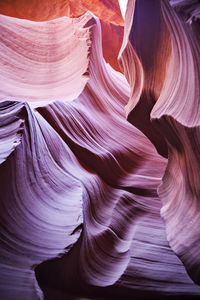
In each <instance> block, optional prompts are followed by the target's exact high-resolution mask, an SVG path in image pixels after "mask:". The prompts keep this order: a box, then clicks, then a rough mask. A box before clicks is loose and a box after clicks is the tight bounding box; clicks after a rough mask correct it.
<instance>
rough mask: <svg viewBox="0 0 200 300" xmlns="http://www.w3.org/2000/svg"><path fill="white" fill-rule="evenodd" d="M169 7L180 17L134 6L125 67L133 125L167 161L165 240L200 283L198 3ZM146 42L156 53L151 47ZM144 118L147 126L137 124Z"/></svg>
mask: <svg viewBox="0 0 200 300" xmlns="http://www.w3.org/2000/svg"><path fill="white" fill-rule="evenodd" d="M171 4H172V5H173V6H175V7H176V9H177V10H178V11H180V12H181V15H177V14H176V13H175V11H174V10H173V9H172V7H171V6H170V5H169V3H168V1H151V3H150V1H146V0H143V1H136V3H135V1H129V10H130V11H131V12H132V13H130V12H129V15H127V24H126V29H125V32H126V34H125V37H124V44H123V48H122V51H121V65H122V67H123V68H124V70H125V74H126V76H127V78H128V80H129V82H130V84H131V87H132V95H131V98H130V100H129V103H128V105H127V114H128V115H129V116H128V119H129V121H130V122H131V123H133V124H134V125H135V126H137V127H138V128H139V129H140V130H142V131H143V132H144V133H145V134H146V136H147V137H149V139H150V140H151V141H152V142H153V143H154V144H155V146H156V148H157V150H158V151H159V153H161V154H162V155H163V156H166V155H167V153H168V165H167V168H166V172H165V175H164V177H163V180H162V185H161V186H160V187H159V189H158V194H159V196H160V198H161V200H162V205H163V206H162V209H161V215H162V216H163V218H164V220H165V224H166V232H167V239H168V241H169V243H170V246H171V247H172V249H173V250H174V251H175V253H176V254H177V255H178V256H179V257H180V259H181V260H182V262H183V263H184V265H185V267H186V269H187V271H188V273H189V274H190V276H191V278H192V279H193V280H194V281H195V282H196V283H200V281H199V280H200V260H199V258H200V255H199V249H200V247H199V246H200V233H199V221H200V218H199V192H198V191H199V187H198V186H199V184H198V177H199V175H198V174H199V151H198V147H199V107H200V106H199V97H200V93H199V86H200V76H199V75H200V68H199V57H200V52H199V50H200V48H199V23H198V21H196V22H195V19H198V13H197V11H198V9H199V5H197V3H196V1H194V3H193V4H194V5H193V7H192V8H191V6H190V5H189V4H190V3H189V1H171ZM134 8H135V13H134V18H133V10H134ZM189 8H190V9H189ZM150 10H151V12H152V13H151V14H148V18H146V12H147V11H148V12H149V11H150ZM194 16H196V18H194ZM144 18H145V20H146V21H145V24H144V23H143V20H144ZM188 18H189V19H188ZM184 20H189V22H187V24H186V23H185V22H184ZM152 22H153V23H152ZM150 24H151V26H150ZM152 24H153V30H152ZM154 26H155V27H154ZM156 28H157V29H156ZM158 29H159V30H158ZM141 37H142V38H141ZM144 37H145V38H144ZM146 37H147V43H148V42H149V44H150V43H152V47H150V48H149V47H145V43H146ZM144 41H145V42H144ZM129 61H130V62H131V63H130V64H129ZM129 66H130V67H129ZM136 76H137V81H136ZM142 116H144V117H145V125H141V124H140V120H139V119H138V117H139V118H140V117H142ZM148 124H149V127H148V128H147V126H146V125H148Z"/></svg>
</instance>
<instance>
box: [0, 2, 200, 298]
mask: <svg viewBox="0 0 200 300" xmlns="http://www.w3.org/2000/svg"><path fill="white" fill-rule="evenodd" d="M104 2H106V1H102V3H104ZM88 3H89V1H88ZM134 4H135V3H134V1H129V3H128V10H127V16H126V26H125V31H124V42H123V45H122V48H121V52H120V57H121V58H120V65H121V67H122V68H123V70H124V74H125V76H126V78H127V80H128V82H129V84H130V87H131V89H130V87H129V84H128V82H127V81H126V79H125V77H124V75H122V74H121V73H119V72H116V71H115V70H114V69H112V68H111V66H110V65H108V64H106V63H105V61H104V58H103V52H102V36H101V23H100V22H99V20H98V19H97V18H96V17H95V16H94V15H92V14H90V13H89V12H87V13H85V14H84V15H82V16H81V17H78V18H75V19H70V18H68V17H63V18H60V19H57V20H53V21H47V22H33V21H27V20H21V19H17V18H11V17H7V16H1V20H2V25H1V26H2V28H4V30H3V31H2V32H3V34H2V35H1V46H2V49H5V47H7V48H6V49H8V52H5V50H4V51H3V52H2V54H1V56H0V63H1V69H2V73H1V76H2V77H1V83H2V84H1V95H2V96H1V101H2V103H1V106H0V125H1V129H0V135H1V144H0V159H1V161H0V162H1V164H0V174H1V181H0V189H1V196H0V204H1V213H0V214H1V219H0V224H1V226H0V232H1V251H0V264H1V269H0V296H1V298H2V299H5V300H18V299H20V300H21V299H23V300H26V299H27V300H29V299H42V298H43V293H42V291H41V289H40V288H39V286H38V283H37V281H36V279H35V276H34V269H35V266H36V265H39V266H38V267H37V278H38V280H39V284H40V285H43V288H44V286H46V287H47V288H46V287H45V288H46V289H45V288H44V294H45V295H46V298H49V299H52V297H51V295H49V290H50V288H54V289H57V290H63V291H65V292H68V291H73V292H74V291H77V289H79V290H80V292H81V293H82V295H86V296H88V295H89V297H91V298H93V297H97V294H100V295H101V297H102V299H106V298H107V297H109V296H110V295H111V296H113V297H114V299H116V298H118V299H122V298H124V297H127V299H128V297H130V298H131V299H132V297H134V296H135V295H137V294H136V293H138V292H139V291H142V292H144V293H145V292H146V294H145V295H149V293H152V292H154V293H157V294H158V295H160V294H161V295H162V297H163V296H165V295H168V294H170V295H174V296H175V297H178V296H179V295H188V296H190V297H191V296H193V295H197V296H198V295H200V288H199V287H198V286H197V285H195V284H194V283H193V282H192V280H191V279H190V278H189V276H188V275H187V273H186V271H185V268H184V266H186V268H187V269H188V270H189V272H190V274H191V276H192V278H193V279H195V281H196V282H198V280H197V279H198V268H197V267H198V258H199V256H198V251H199V250H198V234H199V230H198V222H199V218H198V210H197V206H198V198H197V196H198V182H197V177H196V176H197V175H196V174H197V173H198V156H197V155H196V153H195V151H192V147H191V146H192V143H193V142H194V141H195V143H197V144H198V128H193V127H192V126H190V127H191V128H187V126H186V124H185V123H184V124H182V123H183V122H184V120H185V122H187V118H188V119H189V118H190V116H191V111H188V112H187V111H186V113H185V115H184V113H183V114H182V115H181V114H180V115H178V114H177V112H176V109H174V110H172V113H171V115H170V114H167V116H166V111H168V108H169V107H171V106H172V107H173V105H172V104H173V103H176V102H178V104H177V109H178V106H179V105H181V103H179V99H178V100H176V99H175V98H176V97H177V94H178V91H176V90H175V92H174V93H172V95H171V94H169V92H170V89H171V86H172V82H171V81H172V80H171V77H170V76H169V75H168V72H169V70H171V68H174V61H175V59H176V58H177V55H178V53H179V52H180V51H178V50H174V49H176V47H177V44H178V46H179V45H181V44H179V43H177V40H176V39H175V38H174V39H173V34H175V33H174V31H172V28H171V27H170V26H169V24H168V23H167V20H168V19H170V20H175V21H173V22H172V24H171V26H172V27H173V26H175V25H174V24H176V26H177V28H178V31H179V34H178V36H180V37H182V35H183V36H184V39H183V44H184V43H185V44H184V45H187V47H189V45H188V42H187V41H188V40H187V39H188V35H187V34H185V31H184V30H185V29H183V27H182V26H185V25H182V23H181V22H182V21H180V19H179V17H178V16H177V15H176V14H175V12H174V11H173V10H172V8H171V7H170V6H169V4H168V3H167V2H158V1H151V5H149V1H144V0H142V1H141V0H140V1H137V2H136V7H135V9H136V10H135V14H133V13H134ZM145 5H148V8H151V10H152V12H153V13H154V14H155V19H154V20H155V21H154V23H153V30H152V29H149V30H150V32H149V31H148V32H147V33H148V34H153V33H154V32H156V29H157V28H158V26H159V28H160V32H158V33H156V34H155V39H154V41H153V43H152V48H149V47H148V49H149V51H150V53H148V51H147V50H145V49H143V47H144V46H145V44H144V42H143V40H142V41H140V36H141V35H140V33H141V32H140V30H141V31H142V32H143V31H146V30H147V29H148V27H147V26H146V25H144V24H143V26H141V27H140V23H138V22H139V21H140V18H139V16H140V11H142V16H143V17H145V13H144V12H143V10H144V9H145ZM169 14H172V16H171V17H169ZM133 15H134V19H135V22H132V21H133ZM167 17H168V19H167ZM150 20H151V17H149V19H148V20H147V21H150ZM141 21H142V19H141ZM177 24H178V25H177ZM106 26H107V25H106ZM176 26H175V28H176ZM132 27H134V28H135V35H136V36H134V38H132V35H133V34H134V30H133V29H131V28H132ZM16 28H18V29H19V30H17V29H16ZM113 28H114V27H113ZM173 28H174V27H173ZM184 28H185V27H184ZM8 29H9V32H10V35H9V36H6V35H5V34H4V32H7V30H8ZM188 30H189V29H188ZM195 32H196V31H195ZM120 34H121V33H120ZM22 35H25V36H26V39H22V38H21V39H20V44H19V38H20V36H22ZM41 36H43V38H41ZM119 36H120V35H119ZM15 37H16V38H15ZM52 41H53V43H52ZM194 41H195V39H194ZM147 43H149V45H150V44H151V41H150V40H147ZM166 44H167V46H166ZM28 45H30V47H28ZM32 45H35V47H32ZM37 45H39V46H38V49H37V48H36V46H37ZM46 45H49V48H48V47H47V48H46ZM163 49H165V51H163ZM189 49H190V51H192V53H193V55H191V52H188V51H189V50H188V51H185V55H186V58H187V55H189V57H191V58H192V59H193V60H195V57H196V60H197V54H198V52H195V51H198V48H197V47H196V44H194V45H190V48H189ZM160 52H161V54H162V55H161V54H160ZM172 53H174V55H172ZM75 54H77V55H75ZM80 54H81V55H80ZM6 55H7V58H6V59H5V56H6ZM60 55H61V56H62V55H64V62H65V64H62V63H60V64H59V62H61V61H59V58H60ZM146 55H147V56H148V55H149V56H148V57H147V56H146ZM195 55H196V56H195ZM27 56H28V58H29V59H30V58H31V62H32V63H30V64H26V65H23V61H24V60H26V58H27ZM9 57H10V60H11V62H12V64H9V66H7V65H6V64H5V61H6V62H7V61H9V60H8V58H9ZM33 61H37V62H40V67H39V66H38V65H37V63H36V66H34V63H33ZM161 61H163V65H162V67H161V65H160V62H161ZM193 62H194V61H193ZM179 63H180V64H182V61H181V58H180V60H179ZM58 64H59V66H60V68H59V67H58ZM169 65H170V66H171V67H170V68H169ZM18 66H20V67H19V68H18ZM185 67H189V65H186V66H185ZM192 67H194V68H198V66H195V64H194V63H193V64H192ZM35 68H36V69H37V71H38V72H39V75H38V76H37V72H35V73H34V70H35ZM16 69H17V72H18V73H15V70H16ZM51 70H52V71H51ZM55 70H57V73H56V74H57V75H58V76H57V77H56V76H55V77H53V76H52V72H54V71H55ZM195 70H196V69H195ZM195 70H194V69H192V70H191V71H190V72H191V73H190V74H193V73H192V72H194V71H195ZM25 72H26V76H25V75H24V74H25ZM9 74H10V75H9ZM16 74H17V76H16ZM40 74H42V78H43V80H47V81H48V82H50V84H49V86H48V87H46V85H45V84H44V81H43V80H41V77H40ZM195 74H196V73H195ZM175 75H176V76H177V77H178V78H179V76H180V78H183V79H184V77H183V74H182V73H181V72H180V68H177V70H176V72H175ZM63 76H64V77H63ZM24 78H26V80H27V81H28V82H27V85H26V88H25V86H24ZM63 78H65V81H64V82H63V80H62V79H63ZM11 80H12V83H11ZM51 80H57V81H56V84H57V86H58V87H61V88H58V89H56V91H54V90H53V89H51V88H50V87H51V86H52V82H51ZM192 80H194V82H193V84H196V80H197V77H194V78H193V77H192ZM36 81H38V82H37V83H38V85H39V88H38V89H36ZM19 82H20V83H21V84H19ZM184 82H185V88H186V91H187V87H188V85H187V82H186V79H185V81H184ZM9 84H10V86H9V89H8V87H7V85H9ZM178 84H179V81H178V83H177V85H178ZM166 85H168V88H167V87H166ZM178 88H179V89H181V86H180V84H179V85H178ZM192 92H193V93H194V95H192V97H194V98H192V101H194V103H198V102H197V100H196V98H195V96H197V94H195V93H198V89H196V90H195V91H193V90H192ZM169 96H170V97H169ZM184 96H185V103H187V104H188V101H189V99H188V97H189V96H188V93H187V92H186V93H185V94H184ZM166 99H167V100H168V102H166V101H167V100H166ZM5 100H6V101H5ZM53 100H57V101H54V102H53ZM161 100H162V102H163V103H164V104H163V105H162V107H163V110H164V112H162V111H161V108H160V107H161V106H160V101H161ZM47 101H48V102H50V104H47V103H46V102H47ZM128 101H129V103H128ZM195 101H196V102H195ZM127 103H128V105H127V106H126V112H127V115H128V114H129V120H130V121H131V122H132V123H133V124H134V125H135V126H137V127H138V128H139V129H140V130H141V131H143V132H144V134H145V135H146V136H145V135H144V134H143V133H142V132H141V131H140V130H138V129H137V128H136V127H135V126H133V125H132V124H130V123H128V122H127V121H126V119H125V112H124V107H125V105H126V104H127ZM140 103H142V105H141V106H140V107H139V110H138V111H136V114H135V115H132V119H130V115H131V114H132V112H133V113H134V111H135V110H136V109H137V105H139V104H140ZM170 103H172V104H171V106H170ZM197 108H198V107H197ZM197 108H196V110H197V112H196V114H198V109H197ZM152 109H153V111H152ZM156 109H157V110H156ZM158 112H159V113H160V114H162V116H160V115H159V114H158ZM150 113H151V115H152V118H154V119H155V120H154V122H153V123H151V122H150ZM153 114H154V115H153ZM177 116H178V117H180V119H178V117H177ZM138 119H139V121H138ZM143 120H144V123H143ZM182 120H183V121H182ZM197 120H198V118H197V115H196V116H195V117H194V120H193V121H192V122H195V121H197ZM181 121H182V123H181ZM141 123H143V125H141V127H139V125H138V124H141ZM190 124H193V123H190ZM157 127H158V129H157ZM155 130H156V132H155ZM152 142H153V143H154V144H155V147H156V148H157V150H158V152H159V153H160V154H162V155H163V156H165V157H167V158H168V160H167V159H166V158H163V157H162V156H161V155H160V154H158V152H157V151H156V148H155V147H154V146H153V144H152ZM191 160H192V161H193V162H194V165H195V167H194V168H193V172H194V173H191V172H190V165H191ZM166 167H167V168H166ZM164 173H165V174H164ZM162 177H163V179H162ZM188 187H190V189H189V188H188ZM190 199H192V200H190ZM160 200H162V201H160ZM191 201H192V205H191ZM160 210H161V214H162V216H163V218H164V221H165V223H164V221H163V219H162V217H161V215H160ZM165 230H166V233H167V236H166V233H165ZM168 241H169V242H168ZM169 243H170V244H169ZM189 243H190V244H189ZM187 245H188V246H189V247H188V246H187ZM170 246H171V247H170ZM172 249H173V250H172ZM173 251H175V253H176V254H178V256H179V257H180V258H181V260H182V262H183V264H184V265H183V264H182V262H181V261H180V260H179V258H178V257H177V256H176V255H175V253H174V252H173ZM52 258H55V259H54V260H49V259H52ZM46 260H47V261H46ZM44 261H46V262H44ZM41 262H43V263H42V264H40V263H41ZM196 270H197V272H196ZM195 272H196V273H195ZM157 294H155V295H157ZM54 295H55V294H54ZM142 295H143V294H142ZM150 295H151V294H150ZM140 296H141V294H140ZM53 297H54V299H57V296H53ZM66 297H67V296H66V295H65V294H64V295H63V299H66ZM70 297H71V298H70ZM68 298H69V299H80V298H79V297H78V296H77V297H76V296H69V297H68ZM68 298H67V299H68Z"/></svg>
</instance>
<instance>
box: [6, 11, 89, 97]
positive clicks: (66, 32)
mask: <svg viewBox="0 0 200 300" xmlns="http://www.w3.org/2000/svg"><path fill="white" fill-rule="evenodd" d="M89 18H90V16H89V14H85V15H84V16H83V17H80V18H78V19H75V20H74V19H70V18H67V17H63V18H61V19H56V20H53V21H48V22H30V21H27V20H20V22H19V20H18V19H16V18H10V17H6V16H3V15H1V16H0V21H1V36H0V47H1V54H0V68H1V75H0V81H1V82H2V84H1V87H0V99H1V100H3V99H6V100H7V99H8V98H9V97H10V98H12V99H16V100H19V99H20V101H26V100H28V101H29V102H32V101H33V102H34V101H36V102H37V101H48V102H49V101H52V100H55V99H60V100H62V101H70V100H73V99H74V98H76V97H77V96H78V95H79V94H80V93H81V92H82V90H83V88H84V86H85V84H86V82H87V80H88V73H87V69H88V55H89V46H90V37H89V29H88V28H84V26H85V24H86V23H87V21H88V20H89ZM80 54H81V55H80Z"/></svg>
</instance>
